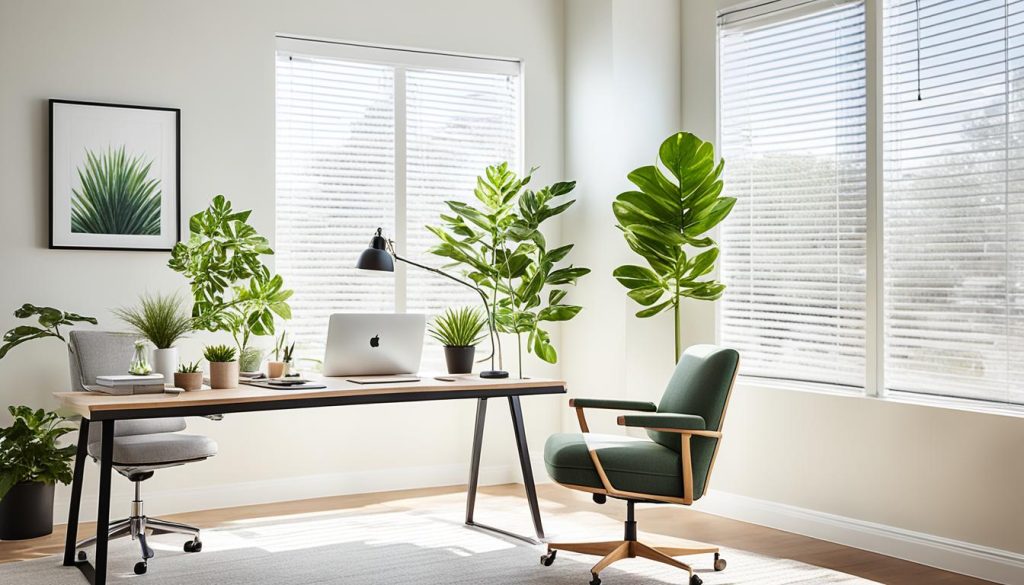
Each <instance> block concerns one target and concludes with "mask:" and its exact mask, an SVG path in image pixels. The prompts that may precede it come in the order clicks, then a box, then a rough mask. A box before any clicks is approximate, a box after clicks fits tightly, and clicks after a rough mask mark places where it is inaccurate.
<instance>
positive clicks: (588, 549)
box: [541, 361, 740, 585]
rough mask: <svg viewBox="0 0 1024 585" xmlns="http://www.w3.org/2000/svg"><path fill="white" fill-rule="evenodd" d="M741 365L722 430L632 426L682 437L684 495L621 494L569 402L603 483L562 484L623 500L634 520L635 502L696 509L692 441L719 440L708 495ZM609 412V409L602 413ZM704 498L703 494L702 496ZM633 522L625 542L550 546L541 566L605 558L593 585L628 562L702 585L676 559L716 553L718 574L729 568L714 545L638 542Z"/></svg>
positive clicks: (728, 397) (584, 419) (581, 413)
mask: <svg viewBox="0 0 1024 585" xmlns="http://www.w3.org/2000/svg"><path fill="white" fill-rule="evenodd" d="M739 369H740V365H739V361H737V363H736V369H735V371H734V372H733V375H732V379H731V380H730V381H729V389H728V391H727V392H726V396H725V405H724V406H723V408H722V416H721V419H720V420H719V423H718V429H716V430H708V429H704V430H697V429H671V428H664V427H645V426H641V425H630V426H631V427H633V428H644V429H647V430H649V431H660V432H665V433H674V434H677V435H679V441H680V444H679V447H680V449H679V455H680V459H681V460H682V462H681V463H682V470H681V471H682V479H683V493H682V494H681V495H680V496H678V497H676V496H663V495H659V494H644V493H639V492H632V491H627V490H620V489H618V488H616V487H615V486H613V485H612V482H611V480H610V479H609V478H608V474H607V473H606V472H605V470H604V466H603V465H601V459H600V458H599V457H598V454H597V447H596V446H595V445H593V444H592V443H591V442H590V441H588V440H587V437H588V435H590V434H591V432H590V426H589V425H588V424H587V417H586V413H585V412H584V409H585V408H587V407H585V406H581V405H579V404H578V403H577V401H576V400H575V399H570V400H569V407H570V408H574V409H575V410H576V419H577V421H578V422H579V425H580V431H581V432H582V433H583V438H584V441H585V442H586V443H587V451H588V452H589V454H590V460H591V461H592V462H593V464H594V469H595V470H596V471H597V475H598V477H599V478H600V479H601V484H602V486H603V487H602V488H594V487H590V486H582V485H576V484H569V483H561V482H558V483H559V484H560V485H563V486H565V487H567V488H569V489H574V490H578V491H583V492H588V493H592V494H598V495H604V496H612V497H614V498H620V499H624V500H627V501H628V502H629V506H630V516H632V506H633V503H634V502H652V503H653V502H663V503H669V504H682V505H684V506H689V505H692V504H693V502H694V493H693V457H692V454H691V447H690V444H691V440H692V438H693V437H708V438H713V439H717V441H716V442H715V450H714V452H713V453H712V455H711V465H710V467H709V468H708V476H707V479H706V481H705V482H704V491H707V484H708V483H709V482H710V481H711V472H712V471H713V470H714V467H715V460H716V459H717V457H718V450H719V448H720V447H721V444H722V441H721V439H722V437H723V435H722V427H723V425H724V424H725V415H726V413H727V411H728V410H729V402H730V400H731V399H732V392H733V389H734V388H735V386H736V377H737V375H738V374H739ZM602 410H605V409H602ZM614 410H627V409H623V408H616V409H614ZM616 422H617V423H618V424H619V426H626V419H625V416H619V417H618V418H617V419H616ZM701 495H703V492H702V493H701ZM631 522H632V520H631V518H630V520H627V538H626V539H625V540H621V541H611V542H596V543H548V554H546V555H544V556H543V557H541V562H542V563H544V564H550V563H551V562H552V561H553V560H554V554H555V552H554V551H558V550H565V551H569V552H577V553H581V554H589V555H601V556H602V557H603V558H602V559H601V560H600V561H598V563H597V564H596V565H594V567H593V568H592V569H591V574H592V575H593V577H594V580H593V581H592V582H591V583H593V584H595V585H597V584H599V583H600V582H601V580H600V578H599V577H598V573H600V572H601V571H602V570H604V569H606V568H607V567H608V566H609V565H611V564H612V563H614V562H615V561H618V560H621V559H625V558H635V557H643V558H647V559H650V560H654V561H657V562H660V563H664V564H667V565H671V566H673V567H676V568H679V569H682V570H684V571H687V573H689V575H690V582H691V583H699V582H700V579H699V577H696V576H695V575H694V574H693V568H692V567H691V566H690V565H688V564H686V563H683V562H681V561H678V560H676V559H674V558H672V557H677V556H685V555H693V554H702V553H712V554H714V555H715V562H714V568H715V570H716V571H721V570H723V569H724V568H725V559H721V558H720V557H719V548H718V547H717V546H714V545H710V544H704V543H699V542H690V543H688V545H687V546H685V547H651V546H648V545H646V544H643V543H641V542H638V541H636V540H635V522H632V524H633V535H634V536H633V539H630V538H629V533H630V523H631Z"/></svg>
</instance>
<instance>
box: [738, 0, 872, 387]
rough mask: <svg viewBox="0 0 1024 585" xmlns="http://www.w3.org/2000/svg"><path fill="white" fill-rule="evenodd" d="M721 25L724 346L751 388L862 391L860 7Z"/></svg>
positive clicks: (827, 6) (743, 18)
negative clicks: (736, 356) (771, 382)
mask: <svg viewBox="0 0 1024 585" xmlns="http://www.w3.org/2000/svg"><path fill="white" fill-rule="evenodd" d="M815 4H816V9H815V10H813V11H811V10H806V8H807V6H806V5H803V8H804V10H802V11H800V12H798V13H796V14H794V13H791V12H787V11H784V12H781V13H767V14H765V13H761V14H757V15H752V14H749V13H748V14H745V15H737V14H732V15H727V16H724V17H723V23H722V25H721V29H720V44H721V77H720V83H721V116H720V120H721V129H720V132H721V140H720V144H721V149H722V155H723V156H724V157H725V160H726V165H725V178H724V180H725V184H726V189H727V190H728V194H729V195H730V196H732V197H736V198H737V199H738V201H737V203H736V207H735V208H734V209H733V212H732V214H731V216H730V217H729V219H728V220H727V221H726V222H724V223H723V228H722V249H723V254H722V262H721V270H722V280H723V282H725V283H726V284H727V286H728V288H727V291H726V294H725V296H724V298H723V299H722V302H721V307H720V311H721V312H720V322H721V337H722V342H723V343H725V344H727V345H730V346H732V347H735V348H736V349H737V350H739V351H740V353H741V354H742V355H743V357H744V360H743V362H744V363H743V372H744V374H746V375H755V376H763V377H770V378H784V379H789V380H801V381H809V382H824V383H829V384H834V385H842V386H853V387H862V386H863V384H864V367H865V366H864V364H865V344H864V328H865V318H864V307H865V294H866V290H865V259H866V251H865V247H866V242H865V228H866V221H867V215H866V179H865V90H864V86H865V76H864V5H863V3H862V2H848V3H845V4H842V5H840V6H834V3H832V2H819V3H815Z"/></svg>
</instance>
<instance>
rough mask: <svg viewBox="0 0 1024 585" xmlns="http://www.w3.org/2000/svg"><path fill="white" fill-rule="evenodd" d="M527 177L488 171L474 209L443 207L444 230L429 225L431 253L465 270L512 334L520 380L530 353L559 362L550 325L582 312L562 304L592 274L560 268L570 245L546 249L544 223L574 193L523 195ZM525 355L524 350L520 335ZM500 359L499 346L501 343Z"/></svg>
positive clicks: (565, 186) (558, 189)
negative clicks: (433, 243)
mask: <svg viewBox="0 0 1024 585" xmlns="http://www.w3.org/2000/svg"><path fill="white" fill-rule="evenodd" d="M531 176H532V171H531V172H530V173H527V174H526V175H525V176H523V177H519V176H517V175H516V173H515V172H513V171H512V170H511V169H509V165H508V163H502V164H500V165H497V166H491V167H487V169H486V170H485V171H484V175H483V176H481V177H479V178H478V179H477V187H476V189H475V190H474V192H473V194H474V195H475V196H476V197H475V199H476V201H474V202H473V203H463V202H460V201H445V205H447V206H448V213H444V214H442V215H441V221H442V225H440V226H427V229H428V230H430V231H431V232H433V234H434V235H436V236H437V237H438V239H439V240H440V242H439V243H438V244H437V245H436V246H434V247H433V248H431V249H430V252H431V253H432V254H436V255H438V256H442V257H444V258H448V259H450V260H452V261H453V262H455V263H457V264H461V265H462V267H463V273H464V275H465V276H466V277H467V278H469V279H470V280H472V281H473V282H475V283H476V284H477V286H479V287H480V288H481V289H483V291H484V292H485V293H486V294H487V296H488V298H489V299H490V301H491V307H492V308H493V319H494V323H495V328H496V329H497V330H498V331H500V332H502V333H513V334H515V336H516V341H517V343H518V344H519V352H518V354H519V377H520V378H522V377H523V356H524V355H525V354H526V353H527V352H532V353H534V354H535V355H536V356H537V357H539V358H540V359H542V360H544V361H545V362H548V363H552V364H553V363H555V362H557V361H558V353H557V351H556V350H555V347H554V346H553V345H552V344H551V335H550V334H549V333H548V331H547V329H546V328H547V327H548V323H553V322H556V321H568V320H570V319H572V318H573V317H575V316H576V315H577V314H578V313H579V312H580V310H581V309H582V307H580V306H579V305H571V304H568V303H564V302H563V300H564V299H565V296H566V294H567V293H568V288H567V287H569V286H572V285H575V284H576V281H577V280H578V279H580V278H582V277H583V276H585V275H586V274H588V273H589V272H590V269H589V268H583V267H580V266H573V265H572V264H571V263H570V264H567V265H566V264H561V265H560V263H562V262H563V261H564V260H565V259H566V258H567V257H568V255H569V253H570V252H571V251H572V248H573V245H572V244H565V245H563V246H558V247H556V248H553V249H548V245H547V240H546V238H545V237H544V234H543V233H542V231H541V224H543V223H544V222H545V221H547V220H549V219H551V218H552V217H555V216H557V215H559V214H561V213H563V212H564V211H566V210H567V209H569V207H571V206H572V204H573V203H575V202H576V200H575V199H569V200H567V201H566V200H564V199H563V198H564V197H565V196H567V195H568V194H569V193H571V192H572V190H573V189H574V188H575V187H576V183H575V182H573V181H566V182H559V183H554V184H552V185H549V186H547V187H542V188H540V189H537V190H536V191H534V190H532V189H527V188H526V185H527V184H528V183H529V182H530V179H531ZM524 334H525V336H526V348H525V349H526V351H525V352H524V351H523V349H524V348H523V343H522V342H523V336H524ZM497 349H498V358H499V363H500V361H501V342H500V340H499V342H498V347H497Z"/></svg>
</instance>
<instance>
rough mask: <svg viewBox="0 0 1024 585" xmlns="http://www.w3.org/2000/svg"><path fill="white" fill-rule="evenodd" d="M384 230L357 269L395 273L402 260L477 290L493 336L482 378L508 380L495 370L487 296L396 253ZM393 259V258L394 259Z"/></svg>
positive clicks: (505, 374) (363, 256)
mask: <svg viewBox="0 0 1024 585" xmlns="http://www.w3.org/2000/svg"><path fill="white" fill-rule="evenodd" d="M383 232H384V230H383V229H382V228H377V233H376V234H375V235H374V236H373V239H371V240H370V247H369V248H367V249H365V250H363V253H362V254H360V255H359V260H357V261H356V268H359V269H361V270H378V271H380V272H394V271H395V262H394V261H395V260H400V261H402V262H405V263H406V264H411V265H413V266H415V267H417V268H422V269H423V270H426V271H428V272H433V273H434V274H440V275H441V276H444V277H445V278H448V279H451V280H454V281H455V282H457V283H459V284H461V285H463V286H468V287H469V288H471V289H473V290H475V291H476V292H477V294H479V295H480V299H481V300H482V301H483V302H484V310H485V311H487V330H488V331H489V332H490V334H491V369H490V370H487V371H484V372H480V377H481V378H508V372H505V371H503V370H495V369H494V352H495V347H497V346H496V345H495V340H496V339H497V337H498V332H497V330H496V329H495V327H494V318H493V316H492V314H491V305H490V304H489V303H488V302H487V294H486V293H484V291H483V290H482V289H481V288H480V287H478V286H476V285H475V284H473V283H471V282H469V281H466V280H463V279H461V278H459V277H457V276H452V275H451V274H448V273H447V272H443V271H441V270H438V269H437V268H431V267H430V266H424V265H423V264H419V263H417V262H413V261H412V260H409V259H408V258H402V257H401V256H399V255H398V253H397V252H395V247H394V246H393V245H392V244H391V240H389V239H387V238H385V237H384V235H383ZM392 257H393V258H392ZM498 343H500V341H499V342H498Z"/></svg>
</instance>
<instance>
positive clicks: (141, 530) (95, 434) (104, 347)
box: [68, 330, 217, 575]
mask: <svg viewBox="0 0 1024 585" xmlns="http://www.w3.org/2000/svg"><path fill="white" fill-rule="evenodd" d="M134 352H135V338H134V336H132V335H128V334H124V333H113V332H108V331H77V330H73V331H71V332H70V334H69V341H68V353H69V356H68V357H69V358H70V360H69V361H70V363H71V386H72V389H73V390H74V391H81V392H84V391H86V389H85V386H86V385H92V384H95V383H96V376H103V375H110V374H123V373H127V371H128V366H129V364H130V363H131V360H132V356H133V354H134ZM100 426H101V425H100V424H98V423H92V424H90V425H89V455H90V456H91V457H92V458H93V461H98V460H99V457H100V452H101V451H100V440H101V437H102V435H101V432H100V431H101V429H100ZM183 430H185V419H183V418H154V419H139V420H119V421H117V422H116V423H115V424H114V456H113V461H112V463H111V465H112V467H113V468H114V469H116V470H117V472H118V473H120V474H121V475H123V476H125V477H127V478H128V479H129V480H130V481H132V482H133V483H134V484H135V499H133V500H132V506H131V516H129V517H128V518H125V519H124V520H120V521H118V522H112V523H111V524H110V529H109V532H108V534H109V538H111V539H114V538H118V537H121V536H125V535H130V536H131V537H132V540H138V541H139V546H140V548H141V550H142V560H141V561H139V562H138V563H136V564H135V574H137V575H142V574H144V573H145V572H146V569H147V568H148V564H149V559H151V558H153V556H154V553H153V549H151V548H150V547H149V545H148V544H146V532H147V531H149V532H150V533H152V534H161V533H168V532H173V533H178V534H185V535H187V536H190V537H192V539H191V540H189V541H187V542H186V543H185V547H184V549H185V552H189V553H192V552H199V551H201V550H202V549H203V543H202V541H201V540H200V539H199V529H198V528H196V527H194V526H188V525H186V524H179V523H177V522H170V521H167V520H160V519H159V518H149V517H147V516H146V515H145V513H144V511H143V507H142V482H143V481H145V480H147V479H149V478H151V477H153V473H154V471H155V470H157V469H162V468H165V467H175V466H178V465H184V464H186V463H193V462H195V461H202V460H204V459H206V458H208V457H213V456H214V455H216V454H217V443H216V442H214V441H213V439H210V438H209V437H204V436H201V435H186V434H182V433H179V432H178V431H183ZM95 542H96V537H95V536H94V537H92V538H88V539H86V540H83V541H81V542H79V543H78V544H77V545H75V548H76V549H82V548H85V547H87V546H90V545H92V544H94V543H95ZM78 558H79V560H85V551H83V550H79V552H78Z"/></svg>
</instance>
